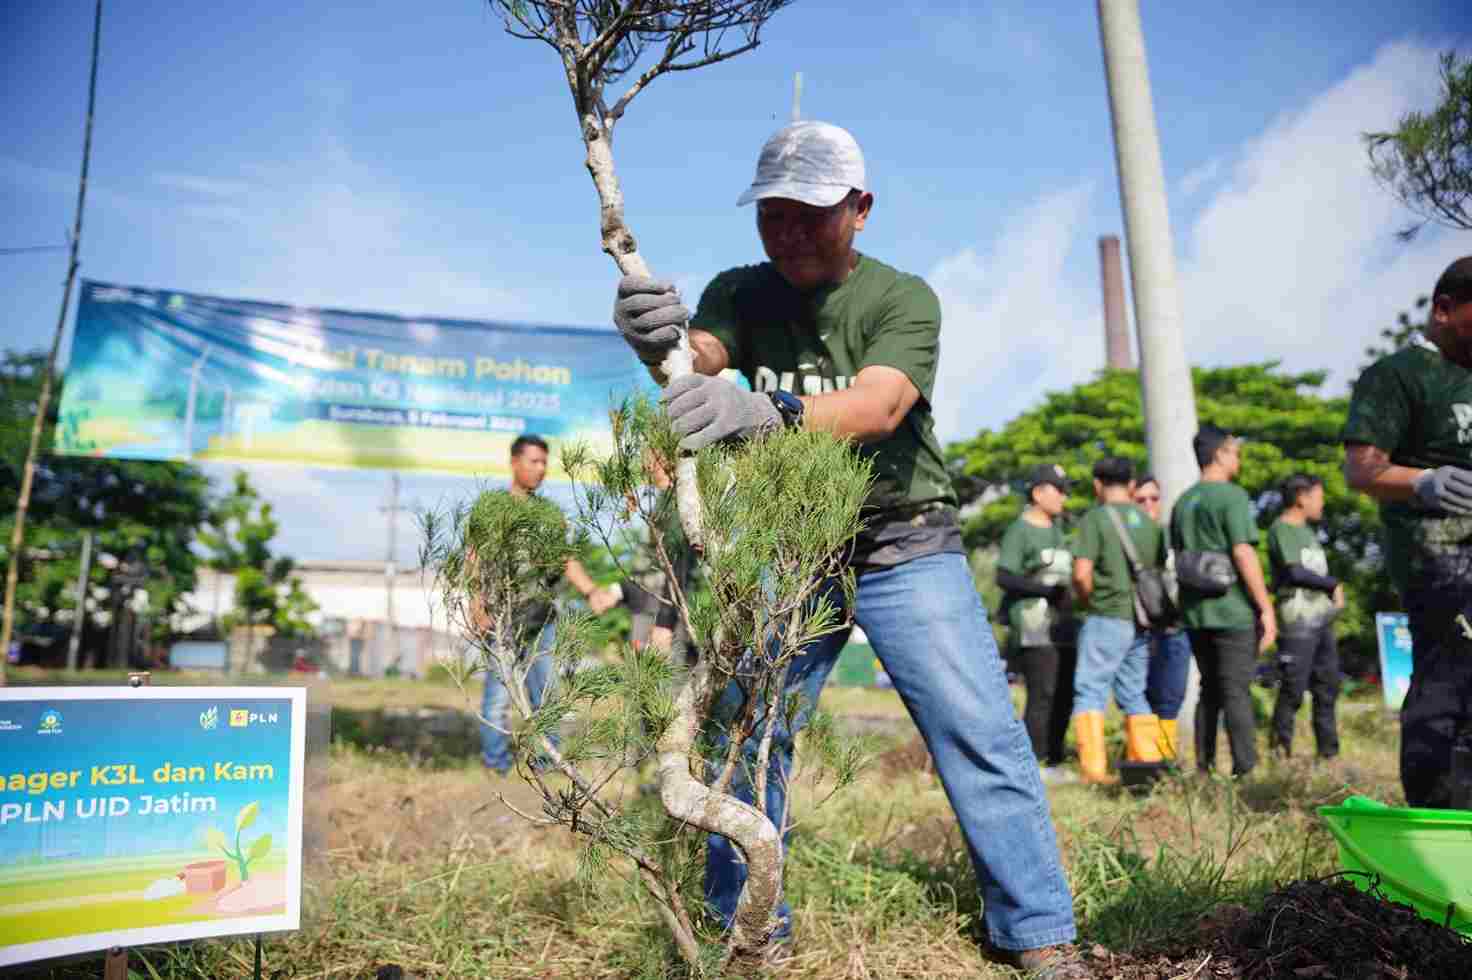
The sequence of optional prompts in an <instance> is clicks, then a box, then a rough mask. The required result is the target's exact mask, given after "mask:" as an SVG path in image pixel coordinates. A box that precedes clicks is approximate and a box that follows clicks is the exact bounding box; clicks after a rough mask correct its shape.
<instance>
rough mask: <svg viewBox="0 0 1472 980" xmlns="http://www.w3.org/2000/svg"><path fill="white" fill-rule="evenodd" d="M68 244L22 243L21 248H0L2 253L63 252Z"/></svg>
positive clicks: (0, 253)
mask: <svg viewBox="0 0 1472 980" xmlns="http://www.w3.org/2000/svg"><path fill="white" fill-rule="evenodd" d="M67 248H70V246H68V245H22V246H21V247H20V248H0V255H20V254H21V253H22V252H61V251H64V250H65V249H67Z"/></svg>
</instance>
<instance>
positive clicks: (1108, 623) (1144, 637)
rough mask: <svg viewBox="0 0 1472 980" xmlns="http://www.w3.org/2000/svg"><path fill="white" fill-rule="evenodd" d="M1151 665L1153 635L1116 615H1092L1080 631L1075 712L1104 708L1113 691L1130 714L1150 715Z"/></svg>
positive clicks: (1074, 695)
mask: <svg viewBox="0 0 1472 980" xmlns="http://www.w3.org/2000/svg"><path fill="white" fill-rule="evenodd" d="M1149 664H1150V634H1149V633H1144V632H1140V631H1138V630H1136V629H1135V624H1134V623H1133V622H1131V621H1129V620H1125V619H1115V618H1113V617H1112V616H1089V617H1088V618H1086V619H1085V620H1084V625H1083V628H1082V629H1080V630H1079V631H1078V667H1077V668H1076V669H1075V671H1074V675H1073V713H1074V714H1078V713H1080V712H1083V711H1103V710H1104V709H1106V708H1108V707H1109V692H1110V690H1111V689H1113V691H1114V700H1115V703H1116V704H1118V705H1119V710H1120V711H1123V712H1124V713H1125V714H1127V715H1148V714H1149V713H1150V702H1149V701H1146V700H1145V675H1146V673H1147V670H1148V667H1149Z"/></svg>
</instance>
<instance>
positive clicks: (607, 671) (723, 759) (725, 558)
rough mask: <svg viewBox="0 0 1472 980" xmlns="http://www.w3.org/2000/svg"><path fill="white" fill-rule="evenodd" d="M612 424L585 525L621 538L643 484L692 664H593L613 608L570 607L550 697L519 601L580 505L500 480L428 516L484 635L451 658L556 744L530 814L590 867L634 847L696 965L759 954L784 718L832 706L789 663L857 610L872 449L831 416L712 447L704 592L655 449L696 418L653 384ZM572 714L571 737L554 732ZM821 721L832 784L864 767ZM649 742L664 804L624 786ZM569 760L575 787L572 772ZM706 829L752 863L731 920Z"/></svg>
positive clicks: (428, 552)
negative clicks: (741, 794) (597, 611)
mask: <svg viewBox="0 0 1472 980" xmlns="http://www.w3.org/2000/svg"><path fill="white" fill-rule="evenodd" d="M613 431H614V442H615V445H614V450H613V453H612V455H611V456H610V457H609V458H607V459H604V460H595V459H593V458H592V457H590V456H589V455H588V454H587V453H586V452H584V451H582V450H580V449H576V448H574V449H571V450H568V451H566V452H565V453H564V455H563V465H564V466H565V467H566V469H567V470H568V472H569V473H570V474H572V475H573V477H574V480H575V481H576V482H575V485H574V491H575V496H576V499H577V510H578V517H577V522H578V527H579V529H580V530H581V532H582V534H583V540H586V538H587V537H588V536H596V537H598V538H601V539H602V540H603V542H604V544H605V545H606V546H609V548H610V550H611V551H615V552H617V551H618V550H619V549H617V548H615V547H613V539H614V538H615V536H616V535H617V534H618V533H619V526H620V525H619V522H620V519H621V518H622V515H623V513H624V512H625V508H626V507H627V503H626V501H628V500H630V499H632V500H633V501H634V512H635V514H636V515H637V519H638V520H640V521H642V522H644V523H645V524H646V525H647V526H648V528H649V531H650V538H651V540H652V541H653V543H654V547H655V549H656V551H657V556H658V561H659V564H660V566H661V567H662V568H663V569H664V570H665V572H666V574H669V575H670V576H671V580H672V581H673V582H674V583H675V585H674V588H673V602H674V605H675V607H676V608H677V610H678V612H679V616H680V618H681V619H682V620H683V621H684V624H685V626H686V627H687V629H688V630H689V632H690V635H691V637H692V639H693V641H694V645H695V647H696V649H698V650H699V652H700V655H699V658H698V659H697V660H696V661H695V662H694V663H693V664H690V665H688V666H687V665H685V664H683V663H671V662H669V661H668V660H667V659H666V658H665V657H664V656H663V655H662V654H660V653H658V652H656V651H654V650H653V649H652V648H649V647H645V648H644V649H643V650H639V651H635V650H633V649H632V648H631V647H627V646H625V647H624V648H623V649H622V651H621V653H620V654H619V657H618V660H617V662H616V663H613V664H610V665H607V666H602V667H598V668H594V669H584V670H576V668H577V665H578V664H579V663H580V662H581V661H582V659H583V658H584V657H585V656H586V655H587V653H588V652H589V650H590V649H591V648H592V647H593V646H594V645H595V644H596V643H597V642H598V637H597V634H596V624H595V623H594V621H593V620H592V619H591V618H590V617H588V616H585V615H562V616H559V617H558V618H557V621H556V624H557V629H556V644H555V648H554V651H553V654H552V655H553V656H554V657H555V658H556V661H557V663H558V665H559V668H560V670H559V671H558V676H560V677H563V678H565V679H564V680H562V681H560V682H559V684H558V685H557V686H556V688H555V690H554V691H552V692H550V693H549V694H548V695H546V697H545V698H544V700H543V702H542V704H541V707H540V708H537V709H534V708H533V707H532V703H531V700H530V698H529V697H528V696H527V693H526V688H525V681H526V675H527V671H528V668H529V666H530V665H529V663H528V662H527V661H526V660H525V659H523V658H521V657H520V656H519V654H520V653H521V652H522V651H523V650H525V649H527V648H528V646H530V644H531V641H532V640H534V639H535V637H533V636H529V635H527V632H526V631H527V630H528V628H529V627H528V624H526V623H525V622H524V621H522V619H521V618H519V617H518V615H517V612H518V609H519V608H520V607H521V606H523V605H524V604H526V603H528V602H534V601H545V599H546V598H547V597H548V596H550V594H551V588H552V586H551V585H549V584H547V583H548V582H549V581H553V580H555V578H556V575H557V573H558V571H559V570H560V569H561V567H562V563H563V562H564V561H566V559H567V558H568V557H569V556H570V555H571V554H573V553H575V552H576V550H577V546H576V545H574V544H569V543H568V540H567V535H566V528H565V526H564V523H563V519H562V518H561V516H560V515H559V514H558V513H557V512H556V510H555V509H554V508H551V507H550V505H548V504H546V503H545V502H543V501H539V500H537V499H535V498H519V497H514V496H512V495H510V494H508V493H501V492H488V493H484V494H482V495H481V496H480V497H479V498H477V499H476V500H475V501H474V503H473V504H472V505H470V506H468V507H464V506H462V507H460V508H458V509H457V510H455V511H452V512H451V513H449V514H447V515H424V516H423V517H422V518H421V520H422V522H423V525H424V534H425V549H424V553H423V555H422V560H423V563H424V567H425V568H426V569H430V570H432V571H433V572H434V575H435V589H436V592H437V593H438V596H439V598H440V600H441V602H442V603H443V606H444V608H445V609H446V610H447V612H448V615H449V618H450V622H451V624H452V625H453V627H454V628H455V629H456V630H457V631H458V632H459V633H461V634H462V635H463V636H464V638H465V640H466V641H467V645H468V646H469V647H470V648H472V649H473V650H474V651H475V655H474V656H473V657H471V658H469V659H468V660H466V661H465V662H462V663H459V664H456V665H452V666H451V672H452V673H453V674H454V675H455V676H456V678H457V679H458V680H459V682H460V683H462V684H465V683H468V682H469V680H470V678H471V676H472V675H473V674H474V673H475V672H476V671H478V670H481V669H484V670H486V671H487V672H488V673H489V672H494V676H497V677H499V678H500V679H502V680H503V681H504V683H505V684H506V686H507V689H508V691H509V693H510V698H511V703H512V706H513V713H514V715H515V716H516V718H517V721H516V722H515V723H514V731H513V732H512V733H511V734H512V740H513V746H514V748H515V751H516V755H517V758H518V759H522V760H525V759H528V758H530V759H534V760H538V762H537V763H536V764H533V765H531V766H530V767H526V768H525V775H526V777H527V778H528V779H529V780H530V781H531V782H532V784H533V785H535V786H536V788H537V789H538V790H539V791H540V793H541V796H542V807H543V812H544V814H545V816H544V817H540V818H538V817H528V819H534V820H539V821H542V822H550V823H557V824H561V825H564V826H566V827H568V828H570V829H571V830H572V831H573V832H575V833H577V834H580V835H582V837H583V838H584V839H585V841H586V845H587V846H586V848H585V850H584V861H583V865H584V867H585V868H586V869H588V870H596V869H599V868H602V867H605V866H607V865H608V858H609V856H611V855H620V856H622V857H624V858H627V859H628V860H629V861H631V862H632V865H633V867H634V868H636V869H637V872H638V876H639V879H640V881H641V882H642V884H643V887H644V888H645V889H646V891H647V892H648V894H649V895H650V896H651V897H652V898H653V899H654V902H655V905H656V907H657V908H658V909H659V911H660V913H661V915H662V917H663V918H664V920H665V922H666V924H667V925H668V926H669V928H670V930H671V933H672V935H673V937H674V940H675V943H676V946H677V948H678V949H679V951H680V954H681V955H682V957H683V958H684V959H685V960H686V961H687V962H688V963H689V964H690V966H691V968H692V970H693V971H694V972H696V973H697V974H701V975H704V974H705V973H707V972H709V971H711V970H717V971H719V970H721V969H724V968H725V967H727V966H733V967H736V968H738V969H744V968H746V967H749V966H750V964H751V961H753V960H754V959H756V958H758V957H760V955H761V954H762V952H763V950H764V949H765V947H766V945H767V943H768V942H769V940H770V937H771V934H772V932H773V929H774V928H775V925H776V920H775V913H776V910H777V907H778V905H779V903H780V901H781V895H782V868H783V844H782V841H783V832H784V831H785V830H786V829H787V828H786V827H784V826H779V825H778V824H777V822H776V821H775V815H773V814H768V813H767V812H766V793H765V787H766V782H767V779H768V771H769V762H770V760H771V753H772V751H773V739H774V737H775V736H776V733H777V731H778V726H779V724H786V725H787V726H789V730H792V729H794V728H795V727H796V723H797V722H798V720H799V715H802V716H804V717H808V715H809V714H810V713H811V712H812V711H813V709H814V706H813V705H807V704H802V703H800V701H799V700H797V699H788V698H787V697H786V696H785V694H784V687H785V679H786V673H787V666H788V664H789V663H791V661H792V658H793V657H795V656H796V655H797V653H798V652H799V651H800V650H801V649H802V648H803V647H804V646H806V645H807V644H809V643H811V642H812V641H813V640H815V639H817V638H818V637H821V636H823V635H825V634H827V633H830V632H832V631H834V630H837V629H839V628H841V627H842V626H843V625H845V621H844V620H843V618H842V617H841V615H840V613H839V611H838V609H839V606H838V604H837V603H836V602H835V601H834V600H835V594H834V593H833V592H830V591H828V590H830V589H839V590H848V591H850V592H851V590H852V587H853V582H852V576H851V575H850V574H848V573H846V572H845V571H844V561H845V548H846V546H847V545H848V543H849V542H850V541H851V540H852V538H853V536H854V535H855V534H856V533H857V531H858V529H859V524H860V521H859V507H860V505H861V504H862V502H863V500H864V497H865V494H866V493H867V491H868V486H869V464H868V463H867V462H865V461H862V460H860V459H859V457H858V455H857V454H856V453H855V452H854V451H853V449H852V448H851V447H850V446H849V445H847V444H846V443H843V442H840V441H839V440H837V439H835V438H834V437H833V436H831V435H827V434H824V433H809V432H791V431H782V432H775V433H772V434H770V435H767V436H765V437H762V438H759V439H756V440H754V441H753V442H751V443H750V444H748V445H746V446H744V447H740V448H735V449H733V448H725V447H712V448H709V449H706V450H703V451H702V452H701V453H700V454H699V456H698V457H697V458H696V471H697V479H698V481H699V482H698V488H699V491H700V495H699V499H700V500H701V501H702V508H701V519H702V522H703V527H704V528H705V531H706V550H705V576H706V587H707V588H708V590H709V598H708V599H707V600H704V601H698V600H696V599H695V598H694V597H692V596H690V595H688V594H686V593H684V592H683V591H681V589H680V587H679V583H678V579H677V578H676V577H675V576H674V574H673V566H674V556H672V555H670V554H669V553H668V551H667V549H666V547H665V545H664V543H663V538H662V536H661V535H660V534H658V533H657V530H656V529H657V528H658V526H659V525H660V524H661V522H662V520H663V519H664V517H665V516H666V515H665V514H664V513H662V512H661V508H662V507H668V506H669V504H668V498H667V497H664V496H662V495H660V494H658V493H657V492H655V491H653V490H652V489H651V488H650V486H649V484H650V483H651V482H652V474H651V473H649V472H647V471H646V469H645V465H646V463H645V461H646V459H648V458H649V457H648V456H646V454H645V448H646V447H652V448H653V449H654V452H655V454H656V455H658V456H659V457H661V458H665V459H668V458H671V456H672V455H673V454H674V453H675V452H676V451H677V437H676V436H675V435H674V434H673V433H672V432H671V431H670V429H669V427H668V422H667V420H666V419H665V418H664V417H663V416H662V415H660V414H659V413H658V412H657V411H655V410H654V408H653V407H652V406H651V405H649V404H648V403H639V404H635V405H633V406H632V407H629V408H627V409H625V410H623V411H620V412H617V413H615V416H614V426H613ZM733 684H734V685H736V686H737V687H739V689H740V690H741V692H742V693H743V694H744V699H743V703H742V705H741V707H740V708H739V709H737V710H736V711H735V713H734V714H731V713H730V712H729V711H726V712H724V713H723V712H722V711H721V710H719V707H718V706H719V705H720V704H721V701H722V695H723V694H725V693H726V692H727V691H728V690H730V689H731V685H733ZM482 721H483V722H486V719H482ZM570 721H571V722H572V725H573V727H572V730H571V732H570V734H568V735H567V737H566V739H565V741H563V743H562V745H561V747H560V748H559V747H558V746H557V745H555V744H554V743H553V742H552V740H551V739H550V738H549V737H548V736H549V735H551V734H552V733H553V732H554V731H557V730H559V729H561V728H564V727H565V723H568V722H570ZM804 739H805V740H804V745H803V752H804V758H805V759H814V760H816V765H815V766H814V769H815V770H816V772H817V775H818V779H819V782H820V783H822V784H824V785H829V786H831V790H832V791H836V790H837V789H838V788H840V787H842V786H844V785H846V784H847V783H848V782H850V781H851V780H852V779H853V777H854V776H855V775H856V774H857V772H858V769H859V767H860V763H861V755H860V752H859V748H858V746H857V745H855V744H852V743H845V742H843V741H841V740H839V739H837V738H835V737H834V736H833V728H832V724H831V722H829V721H828V720H827V719H825V718H823V717H821V716H813V717H810V718H808V724H807V727H806V729H805V736H804ZM752 745H757V746H759V749H758V750H757V752H756V757H755V758H749V757H747V756H746V755H745V754H743V747H744V746H745V747H749V746H752ZM646 761H648V762H652V763H653V765H654V767H655V769H656V771H657V774H658V779H659V793H660V801H661V802H662V803H663V808H664V813H663V814H652V813H650V812H649V810H648V808H647V807H641V806H640V805H639V802H638V800H637V798H636V799H634V800H625V799H623V798H622V795H621V794H619V793H617V792H615V791H616V790H617V789H618V788H619V786H620V784H619V783H617V782H615V780H616V778H617V777H618V776H620V775H621V774H625V773H627V772H628V771H629V770H630V768H631V767H632V768H637V767H638V766H640V765H641V764H643V763H644V762H646ZM550 772H557V773H561V774H562V775H563V776H566V777H567V779H568V780H569V781H570V783H571V786H570V787H568V788H559V786H557V785H554V784H553V783H552V782H550V781H549V779H548V776H549V773H550ZM791 775H792V774H790V773H789V774H787V776H788V778H789V779H790V778H791ZM738 776H744V777H745V778H746V779H747V780H749V783H750V785H751V786H752V787H753V788H754V794H753V799H754V800H755V801H756V802H755V803H754V804H748V803H745V802H743V801H742V800H740V799H739V798H738V797H737V796H736V795H735V793H734V792H733V791H732V784H733V780H735V779H736V778H737V777H738ZM827 795H828V796H831V795H832V793H831V791H830V792H829V793H828V794H827ZM824 798H825V799H826V798H827V796H825V797H824ZM503 800H504V798H503ZM788 812H789V813H790V810H789V811H788ZM706 833H715V834H721V835H723V836H725V837H727V838H729V839H730V840H731V841H732V842H734V843H735V844H736V846H737V847H738V848H739V849H740V850H741V853H742V855H743V857H744V858H745V860H746V864H747V870H748V877H747V882H746V886H745V889H744V890H743V892H742V894H741V897H740V900H739V902H738V904H737V909H736V917H735V922H734V924H733V925H732V928H731V929H730V931H729V932H728V933H727V934H726V935H725V936H718V935H717V934H715V933H714V932H713V930H712V929H711V928H710V927H709V924H708V923H703V919H702V916H701V915H700V914H699V913H698V911H696V912H692V908H693V909H696V910H698V909H699V908H700V905H701V903H700V901H699V899H698V898H696V899H695V900H694V901H692V899H691V897H690V895H691V893H692V891H693V893H694V895H696V896H699V894H700V891H699V889H700V883H699V868H700V867H701V866H702V865H703V862H702V860H701V857H702V855H703V844H704V835H705V834H706Z"/></svg>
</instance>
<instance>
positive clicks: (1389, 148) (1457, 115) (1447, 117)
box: [1364, 51, 1472, 239]
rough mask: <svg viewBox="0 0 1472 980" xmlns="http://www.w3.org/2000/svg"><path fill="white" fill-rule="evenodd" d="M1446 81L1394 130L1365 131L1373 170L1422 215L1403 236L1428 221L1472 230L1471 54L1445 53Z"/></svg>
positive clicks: (1418, 229) (1407, 237) (1401, 234)
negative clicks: (1435, 99)
mask: <svg viewBox="0 0 1472 980" xmlns="http://www.w3.org/2000/svg"><path fill="white" fill-rule="evenodd" d="M1441 86H1442V92H1441V102H1440V104H1439V105H1437V107H1436V108H1435V109H1433V110H1431V112H1429V113H1422V112H1410V113H1407V114H1406V115H1405V116H1403V117H1402V118H1401V120H1400V124H1399V125H1398V126H1397V127H1396V128H1395V129H1394V130H1392V131H1390V132H1384V133H1366V134H1364V141H1365V150H1366V152H1367V153H1368V154H1369V157H1370V172H1371V173H1372V174H1374V175H1375V179H1376V180H1378V181H1379V182H1380V184H1381V185H1382V186H1383V187H1385V188H1386V189H1387V190H1388V191H1390V193H1392V194H1394V195H1395V196H1396V198H1398V199H1399V200H1400V202H1401V203H1402V204H1404V205H1405V206H1406V207H1407V208H1409V209H1410V210H1411V211H1413V212H1415V213H1416V214H1417V215H1419V216H1420V218H1421V220H1420V222H1419V223H1417V224H1414V225H1411V226H1409V227H1408V228H1405V229H1404V230H1402V231H1401V232H1400V233H1399V234H1400V237H1401V238H1403V239H1410V238H1412V237H1414V236H1415V235H1416V233H1417V232H1418V231H1420V230H1421V228H1423V227H1425V225H1426V224H1427V223H1429V222H1435V223H1437V224H1441V225H1445V226H1447V227H1449V228H1461V229H1463V230H1467V231H1472V58H1469V59H1466V60H1463V59H1461V58H1459V57H1458V56H1457V53H1456V52H1455V51H1448V52H1446V53H1445V54H1443V55H1442V56H1441Z"/></svg>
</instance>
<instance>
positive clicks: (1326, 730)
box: [1273, 623, 1339, 759]
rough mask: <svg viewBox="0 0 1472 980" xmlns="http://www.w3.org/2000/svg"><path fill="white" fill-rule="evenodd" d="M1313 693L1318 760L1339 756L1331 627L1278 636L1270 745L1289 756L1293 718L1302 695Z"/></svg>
mask: <svg viewBox="0 0 1472 980" xmlns="http://www.w3.org/2000/svg"><path fill="white" fill-rule="evenodd" d="M1305 690H1308V691H1311V692H1313V698H1314V705H1313V719H1314V742H1315V744H1316V745H1317V747H1318V751H1319V758H1321V759H1332V758H1333V757H1334V756H1336V755H1338V754H1339V729H1338V728H1337V726H1336V725H1335V722H1334V702H1335V701H1337V700H1338V699H1339V647H1338V645H1337V644H1336V642H1335V640H1334V625H1333V624H1332V623H1330V624H1326V625H1324V626H1321V627H1320V628H1318V629H1316V630H1312V631H1309V632H1303V633H1284V634H1282V635H1281V636H1279V637H1278V701H1277V703H1276V704H1275V705H1274V706H1273V745H1274V747H1276V748H1279V749H1282V750H1283V752H1284V753H1285V754H1287V755H1292V754H1293V718H1294V716H1295V715H1296V714H1298V706H1299V705H1300V704H1302V703H1303V692H1304V691H1305Z"/></svg>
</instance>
